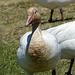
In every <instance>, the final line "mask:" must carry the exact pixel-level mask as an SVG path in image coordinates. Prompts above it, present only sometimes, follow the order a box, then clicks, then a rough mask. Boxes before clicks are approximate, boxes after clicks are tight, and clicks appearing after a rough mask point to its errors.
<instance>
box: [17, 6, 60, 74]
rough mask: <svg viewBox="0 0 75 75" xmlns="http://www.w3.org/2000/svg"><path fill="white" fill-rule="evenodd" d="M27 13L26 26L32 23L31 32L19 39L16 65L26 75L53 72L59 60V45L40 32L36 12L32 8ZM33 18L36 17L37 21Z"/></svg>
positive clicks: (51, 37)
mask: <svg viewBox="0 0 75 75" xmlns="http://www.w3.org/2000/svg"><path fill="white" fill-rule="evenodd" d="M28 13H29V14H28V15H29V18H28V20H27V22H26V25H29V24H30V22H32V32H27V33H25V34H24V35H23V36H22V37H21V39H20V46H19V48H18V51H17V59H18V63H19V65H20V66H21V68H22V69H24V70H25V71H26V75H32V74H33V73H36V72H43V71H48V70H54V69H55V68H56V64H57V62H58V61H59V58H60V47H59V44H58V42H57V40H56V38H55V37H54V36H53V35H51V34H50V33H49V32H47V31H41V29H40V25H39V23H40V21H39V19H40V18H39V16H38V14H39V13H38V10H37V9H36V8H35V7H33V8H30V9H29V10H28ZM30 15H31V17H30ZM34 16H37V17H36V18H37V19H36V18H35V17H34ZM31 18H32V20H31Z"/></svg>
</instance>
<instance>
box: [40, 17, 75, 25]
mask: <svg viewBox="0 0 75 75" xmlns="http://www.w3.org/2000/svg"><path fill="white" fill-rule="evenodd" d="M73 19H75V18H66V19H65V21H68V20H73ZM60 21H62V20H55V21H52V22H50V23H55V22H60ZM46 23H49V22H48V21H47V22H42V23H41V24H42V25H43V24H46Z"/></svg>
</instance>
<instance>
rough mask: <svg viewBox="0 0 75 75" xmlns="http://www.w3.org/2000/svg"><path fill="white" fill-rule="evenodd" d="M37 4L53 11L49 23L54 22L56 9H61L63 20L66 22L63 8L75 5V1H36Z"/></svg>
mask: <svg viewBox="0 0 75 75" xmlns="http://www.w3.org/2000/svg"><path fill="white" fill-rule="evenodd" d="M36 2H37V3H38V4H40V5H41V6H44V7H46V8H49V9H51V15H50V18H49V20H48V22H52V16H53V12H54V9H55V8H60V13H61V20H62V21H64V17H63V9H62V7H63V6H66V5H69V4H72V3H75V0H36Z"/></svg>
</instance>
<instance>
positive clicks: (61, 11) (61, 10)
mask: <svg viewBox="0 0 75 75" xmlns="http://www.w3.org/2000/svg"><path fill="white" fill-rule="evenodd" d="M60 13H61V20H62V21H64V17H63V9H62V8H61V9H60Z"/></svg>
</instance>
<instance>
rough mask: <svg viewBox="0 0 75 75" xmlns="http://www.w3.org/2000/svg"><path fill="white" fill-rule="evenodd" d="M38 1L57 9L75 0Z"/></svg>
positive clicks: (37, 0) (47, 6)
mask: <svg viewBox="0 0 75 75" xmlns="http://www.w3.org/2000/svg"><path fill="white" fill-rule="evenodd" d="M36 2H37V3H38V4H40V5H42V6H44V7H46V8H49V9H55V8H58V7H59V8H61V7H63V6H66V5H69V4H71V3H74V2H75V0H36Z"/></svg>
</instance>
